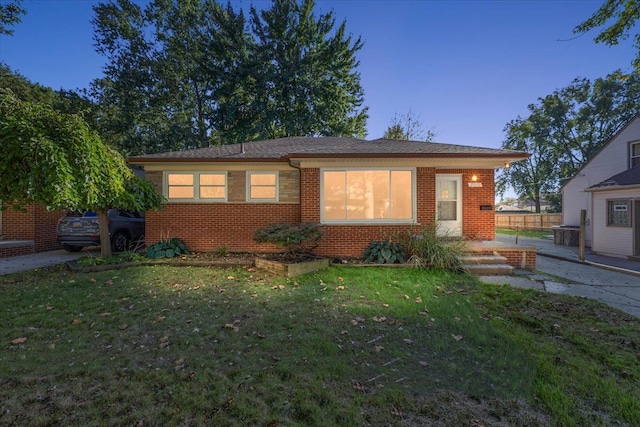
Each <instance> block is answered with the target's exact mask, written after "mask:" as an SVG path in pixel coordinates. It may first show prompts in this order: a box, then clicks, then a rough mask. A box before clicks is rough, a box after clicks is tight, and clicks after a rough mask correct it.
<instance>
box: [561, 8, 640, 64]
mask: <svg viewBox="0 0 640 427" xmlns="http://www.w3.org/2000/svg"><path fill="white" fill-rule="evenodd" d="M638 18H640V3H638V2H637V1H636V0H605V2H604V4H603V5H602V6H601V7H600V8H599V9H598V10H597V11H596V12H595V13H594V14H593V15H591V17H590V18H589V19H587V20H586V21H584V22H582V23H581V24H579V25H577V26H576V27H575V28H574V29H573V32H574V33H575V34H584V33H586V32H587V31H590V30H592V29H594V28H598V27H604V26H606V25H607V23H609V22H611V20H613V22H612V23H611V24H610V25H609V26H607V27H606V28H605V29H604V30H602V31H601V32H600V33H599V34H598V35H597V36H596V37H595V38H594V41H595V42H596V43H604V44H606V45H609V46H615V45H617V44H618V43H619V42H620V40H626V39H627V38H628V37H629V32H630V31H631V30H632V29H633V28H634V26H635V23H636V21H637V20H638ZM634 45H635V47H636V48H637V49H638V54H636V57H635V59H634V60H633V65H634V66H635V68H636V70H638V71H640V33H636V34H635V35H634Z"/></svg>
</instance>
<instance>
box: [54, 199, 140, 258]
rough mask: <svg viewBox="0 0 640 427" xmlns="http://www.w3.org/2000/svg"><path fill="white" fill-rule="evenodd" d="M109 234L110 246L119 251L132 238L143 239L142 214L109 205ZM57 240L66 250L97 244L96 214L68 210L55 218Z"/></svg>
mask: <svg viewBox="0 0 640 427" xmlns="http://www.w3.org/2000/svg"><path fill="white" fill-rule="evenodd" d="M107 219H108V221H109V236H110V240H111V249H112V250H113V251H114V252H122V251H126V250H127V249H129V247H130V246H131V243H132V242H144V215H143V214H140V213H138V212H131V211H125V210H122V209H109V211H108V212H107ZM56 234H57V236H58V242H60V243H62V247H63V248H64V249H65V250H67V251H69V252H77V251H79V250H81V249H82V248H83V247H85V246H95V245H100V230H99V227H98V215H97V214H96V213H95V212H85V213H84V214H82V215H77V214H67V215H66V216H64V217H62V218H60V220H59V221H58V228H57V230H56Z"/></svg>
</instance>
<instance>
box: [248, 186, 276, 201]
mask: <svg viewBox="0 0 640 427" xmlns="http://www.w3.org/2000/svg"><path fill="white" fill-rule="evenodd" d="M250 197H251V198H252V199H275V198H276V188H275V187H251V196H250Z"/></svg>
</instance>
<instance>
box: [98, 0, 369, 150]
mask: <svg viewBox="0 0 640 427" xmlns="http://www.w3.org/2000/svg"><path fill="white" fill-rule="evenodd" d="M313 7H314V3H313V1H312V0H305V1H304V2H303V3H298V2H297V1H294V0H274V2H273V4H272V7H271V8H270V9H266V10H262V11H260V12H259V11H257V10H256V9H255V8H251V20H250V22H247V21H246V20H245V18H244V15H243V13H242V10H241V9H240V10H239V11H238V12H236V11H235V10H234V9H233V8H232V7H231V5H228V6H227V7H223V6H221V5H220V4H218V3H217V2H216V1H215V0H184V1H177V0H153V1H151V2H149V3H148V4H146V5H145V6H144V7H142V6H140V5H139V4H138V3H136V2H133V1H131V0H111V1H108V2H104V3H100V4H98V5H97V6H95V8H94V9H95V12H96V17H95V19H94V20H93V24H94V26H95V27H96V33H95V34H96V35H95V40H96V48H97V51H98V52H99V53H101V54H103V55H105V56H106V57H107V66H106V67H105V77H104V78H103V79H100V80H96V81H95V82H94V83H93V85H92V96H93V97H95V99H96V100H97V101H98V103H99V104H100V106H101V109H100V114H101V116H100V120H99V123H101V125H102V127H101V129H100V134H101V135H102V136H103V137H104V138H106V140H108V141H110V142H112V143H113V144H115V145H117V146H118V147H120V148H121V149H122V150H123V151H124V152H126V153H128V154H139V153H144V152H146V153H151V152H158V151H166V150H178V149H184V148H198V147H206V146H210V145H216V144H220V143H235V142H241V141H248V140H255V139H263V138H275V137H281V136H291V135H350V136H353V135H364V132H365V124H366V118H367V115H366V108H361V105H362V102H363V92H362V88H361V86H360V76H359V74H358V73H357V72H356V71H355V70H356V68H357V66H358V62H357V60H356V58H355V54H356V52H357V51H358V50H359V49H360V48H361V47H362V42H361V41H360V39H357V40H352V38H351V36H346V24H345V23H344V22H343V23H342V24H341V25H340V26H338V27H337V28H336V27H335V25H334V24H335V19H334V18H333V13H328V14H325V15H321V16H319V17H316V16H315V15H314V14H313Z"/></svg>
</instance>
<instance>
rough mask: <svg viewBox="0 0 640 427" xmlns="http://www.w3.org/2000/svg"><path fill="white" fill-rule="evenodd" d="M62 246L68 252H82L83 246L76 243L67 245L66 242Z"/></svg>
mask: <svg viewBox="0 0 640 427" xmlns="http://www.w3.org/2000/svg"><path fill="white" fill-rule="evenodd" d="M62 248H63V249H64V250H65V251H67V252H80V250H81V249H82V246H76V245H67V244H66V243H65V244H63V245H62Z"/></svg>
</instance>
